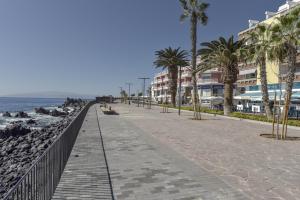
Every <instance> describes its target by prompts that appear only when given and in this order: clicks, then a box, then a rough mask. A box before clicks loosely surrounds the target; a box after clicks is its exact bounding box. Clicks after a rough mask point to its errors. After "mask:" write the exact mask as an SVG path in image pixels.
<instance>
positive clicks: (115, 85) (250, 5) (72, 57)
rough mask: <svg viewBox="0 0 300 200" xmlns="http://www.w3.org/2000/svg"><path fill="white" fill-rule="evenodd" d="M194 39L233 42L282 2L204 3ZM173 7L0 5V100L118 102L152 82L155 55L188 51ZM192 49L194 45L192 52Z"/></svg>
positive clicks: (36, 1) (59, 0) (134, 1)
mask: <svg viewBox="0 0 300 200" xmlns="http://www.w3.org/2000/svg"><path fill="white" fill-rule="evenodd" d="M207 2H209V3H210V4H211V6H210V8H209V9H208V16H209V23H208V25H207V26H206V27H199V32H198V37H199V40H200V41H199V43H200V42H201V41H208V40H212V39H215V38H217V37H219V36H221V35H222V36H229V35H231V34H234V35H236V34H237V33H238V32H239V31H240V30H243V29H244V28H246V27H247V25H248V22H247V21H248V19H250V18H251V19H263V18H264V12H265V11H266V10H270V11H273V10H276V9H277V8H278V6H279V5H281V4H282V3H283V2H284V1H283V0H207ZM180 14H181V8H180V4H179V2H178V0H26V1H24V0H1V1H0V69H1V71H0V75H1V77H0V95H5V94H14V93H26V92H39V91H66V92H75V93H81V94H118V93H119V86H123V87H125V82H132V83H134V88H133V91H136V90H138V89H141V81H140V80H137V78H138V77H141V76H144V77H153V75H154V73H155V72H156V71H157V70H155V69H154V66H153V64H152V63H153V59H154V51H155V50H159V49H162V48H165V47H168V46H172V47H179V46H180V47H182V48H183V49H190V40H189V23H188V21H187V22H185V23H180V22H179V16H180ZM199 43H198V44H199Z"/></svg>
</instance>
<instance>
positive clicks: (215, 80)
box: [197, 79, 220, 85]
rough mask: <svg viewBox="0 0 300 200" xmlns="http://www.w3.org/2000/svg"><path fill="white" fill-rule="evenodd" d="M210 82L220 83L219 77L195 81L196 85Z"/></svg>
mask: <svg viewBox="0 0 300 200" xmlns="http://www.w3.org/2000/svg"><path fill="white" fill-rule="evenodd" d="M210 83H220V81H219V79H199V80H198V81H197V84H198V85H203V84H210Z"/></svg>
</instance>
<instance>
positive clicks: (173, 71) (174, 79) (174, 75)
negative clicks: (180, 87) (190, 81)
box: [169, 67, 178, 107]
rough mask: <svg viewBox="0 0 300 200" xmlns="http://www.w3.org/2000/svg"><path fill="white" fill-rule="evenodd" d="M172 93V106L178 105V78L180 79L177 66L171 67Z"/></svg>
mask: <svg viewBox="0 0 300 200" xmlns="http://www.w3.org/2000/svg"><path fill="white" fill-rule="evenodd" d="M169 72H170V77H171V80H170V93H171V102H172V106H173V107H176V93H177V80H178V69H177V67H170V68H169Z"/></svg>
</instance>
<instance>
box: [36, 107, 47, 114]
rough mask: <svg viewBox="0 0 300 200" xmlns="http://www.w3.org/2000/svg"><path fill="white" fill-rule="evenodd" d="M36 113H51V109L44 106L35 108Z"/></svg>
mask: <svg viewBox="0 0 300 200" xmlns="http://www.w3.org/2000/svg"><path fill="white" fill-rule="evenodd" d="M34 110H35V112H36V113H39V114H45V115H49V114H50V111H49V110H47V109H45V108H43V107H40V108H35V109H34Z"/></svg>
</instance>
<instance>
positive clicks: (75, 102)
mask: <svg viewBox="0 0 300 200" xmlns="http://www.w3.org/2000/svg"><path fill="white" fill-rule="evenodd" d="M85 103H86V102H85V101H83V100H82V99H72V98H67V99H66V101H65V103H64V104H63V107H83V106H84V105H85Z"/></svg>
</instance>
